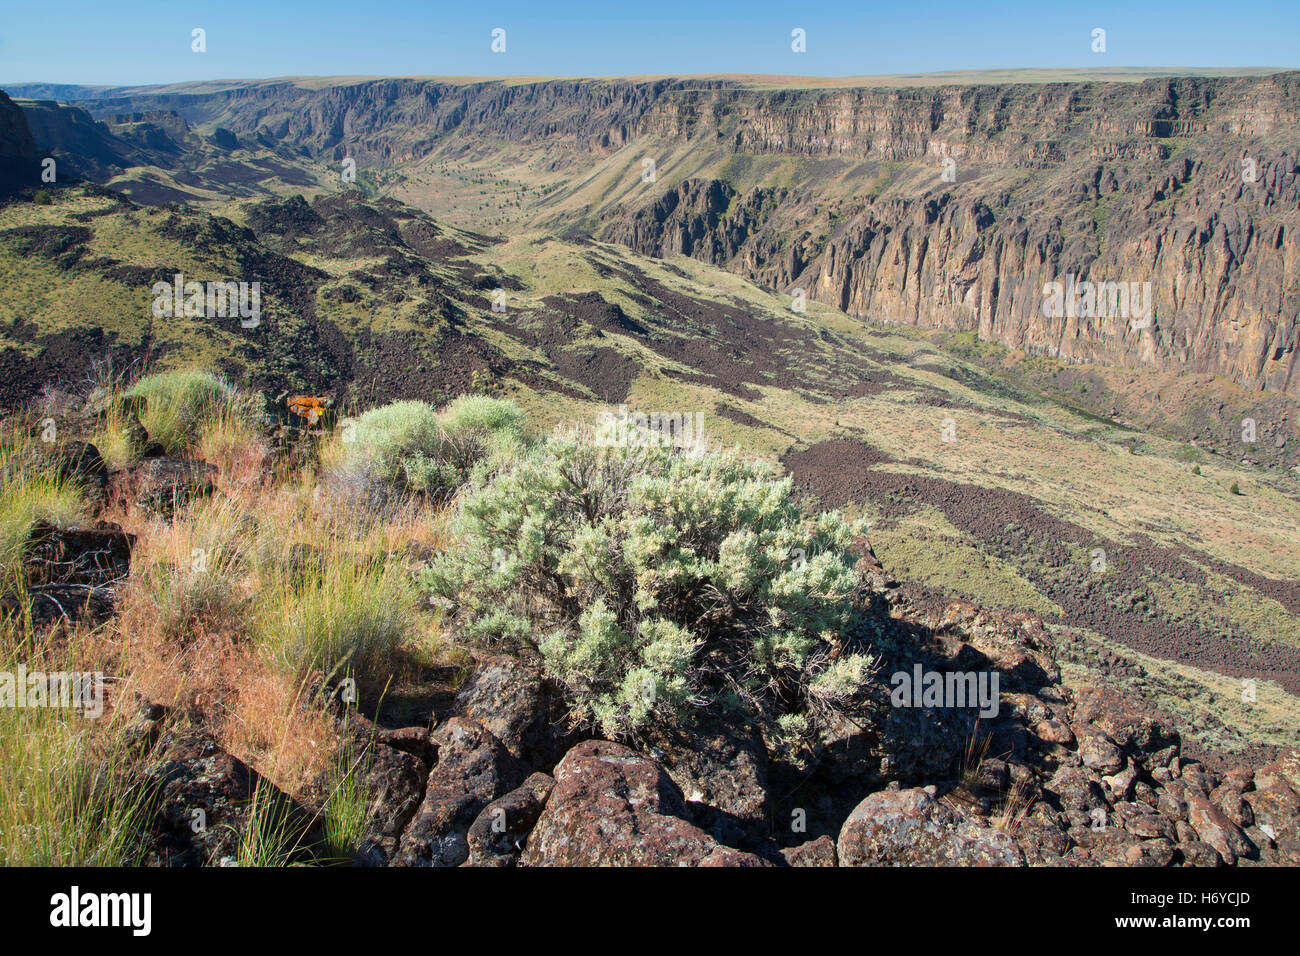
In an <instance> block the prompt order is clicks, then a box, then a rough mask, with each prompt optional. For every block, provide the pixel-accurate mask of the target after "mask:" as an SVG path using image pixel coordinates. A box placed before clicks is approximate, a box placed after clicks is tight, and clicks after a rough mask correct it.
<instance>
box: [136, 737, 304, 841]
mask: <svg viewBox="0 0 1300 956" xmlns="http://www.w3.org/2000/svg"><path fill="white" fill-rule="evenodd" d="M156 747H157V751H158V756H157V758H156V759H155V760H154V761H153V762H152V763H151V764H150V766H149V767H148V768H147V770H146V779H147V781H148V785H149V787H150V788H151V792H153V793H156V795H157V796H156V801H157V802H156V806H157V812H156V816H155V819H154V826H153V831H152V837H153V841H154V843H153V846H152V847H151V852H150V862H152V863H154V864H156V865H161V866H228V865H238V864H241V863H248V864H254V865H282V864H283V863H284V862H286V861H287V860H288V859H292V858H295V857H300V856H303V855H305V854H308V853H309V852H311V851H312V849H313V848H314V847H316V846H317V845H318V844H319V843H320V840H321V834H320V825H319V820H318V819H317V818H316V817H315V816H314V815H312V814H310V813H309V812H308V811H307V810H306V809H304V808H303V807H302V806H301V805H299V804H298V803H297V802H296V801H294V800H293V799H292V798H290V797H288V796H286V795H285V794H284V793H282V792H281V791H280V790H278V789H276V788H275V787H274V786H273V785H272V784H271V783H270V782H269V781H267V780H265V779H263V778H262V777H261V776H259V775H258V773H257V771H255V770H253V769H252V768H251V767H249V766H248V765H247V764H245V763H244V762H243V761H242V760H240V759H239V758H237V757H234V756H232V755H231V754H229V753H227V752H226V751H225V750H223V749H222V748H221V747H220V746H219V745H218V744H217V743H216V742H215V741H214V740H213V739H212V738H211V737H209V736H207V735H206V734H204V733H202V732H200V731H187V732H181V733H175V734H172V735H167V736H164V737H163V738H162V739H161V740H160V741H159V742H158V744H157V745H156ZM268 852H269V853H270V856H269V857H267V856H260V855H259V853H268Z"/></svg>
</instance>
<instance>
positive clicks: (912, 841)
mask: <svg viewBox="0 0 1300 956" xmlns="http://www.w3.org/2000/svg"><path fill="white" fill-rule="evenodd" d="M838 850H839V861H840V865H841V866H1023V865H1024V864H1025V855H1024V852H1023V851H1022V850H1021V848H1020V847H1019V846H1017V845H1016V843H1015V841H1013V840H1012V839H1011V837H1010V836H1008V835H1007V834H1006V833H1003V832H1002V831H1001V830H997V829H994V828H992V827H981V826H977V825H976V824H974V823H971V822H970V821H968V820H966V819H965V818H964V817H962V816H961V815H960V814H958V813H957V812H956V811H954V810H953V809H951V808H950V807H948V806H947V805H945V804H943V803H940V802H938V801H936V800H935V799H934V797H932V796H931V795H930V794H929V793H928V792H927V791H925V790H921V789H915V788H913V789H908V790H892V791H891V790H884V791H880V792H879V793H873V794H871V796H869V797H867V798H866V799H865V800H863V801H862V802H861V803H859V804H858V806H857V807H856V808H855V809H854V811H853V812H852V813H851V814H849V818H848V819H847V820H845V821H844V826H843V828H842V829H841V830H840V838H839V843H838Z"/></svg>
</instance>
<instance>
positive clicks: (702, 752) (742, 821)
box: [648, 710, 770, 850]
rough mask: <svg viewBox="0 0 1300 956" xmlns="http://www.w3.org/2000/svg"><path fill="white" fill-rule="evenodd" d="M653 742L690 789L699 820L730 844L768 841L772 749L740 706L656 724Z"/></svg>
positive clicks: (652, 747)
mask: <svg viewBox="0 0 1300 956" xmlns="http://www.w3.org/2000/svg"><path fill="white" fill-rule="evenodd" d="M648 746H649V750H650V753H651V754H652V755H653V756H654V757H655V759H657V760H658V761H659V762H660V763H661V764H662V765H663V767H664V769H665V770H667V771H668V775H669V776H670V777H672V779H673V782H674V783H675V784H677V786H678V787H679V788H680V789H681V791H682V792H683V793H684V794H685V795H686V801H687V803H688V805H689V809H690V811H691V814H692V820H693V821H694V822H695V823H697V824H698V825H699V826H701V827H703V828H704V829H705V830H708V831H709V833H711V834H712V835H713V837H714V838H715V839H716V840H718V842H720V843H726V844H728V845H730V846H741V847H744V848H746V849H749V850H758V849H759V848H760V846H762V844H764V843H765V841H766V839H767V834H768V830H769V827H770V824H769V821H768V804H767V791H768V781H767V749H766V747H765V746H764V744H763V736H762V734H760V733H759V731H758V728H757V726H756V723H755V721H753V720H751V719H748V718H747V717H746V715H745V714H744V713H742V712H741V711H739V710H734V711H729V712H725V713H702V714H700V715H699V717H698V719H697V720H695V721H694V722H693V723H692V724H690V725H688V726H683V727H678V728H673V729H659V730H657V731H656V732H654V733H653V734H652V735H651V736H650V738H649V740H648Z"/></svg>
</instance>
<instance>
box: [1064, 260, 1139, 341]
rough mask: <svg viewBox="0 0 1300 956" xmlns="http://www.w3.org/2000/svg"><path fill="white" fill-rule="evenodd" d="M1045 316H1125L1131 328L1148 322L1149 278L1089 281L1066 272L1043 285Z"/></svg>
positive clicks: (1069, 317) (1081, 317)
mask: <svg viewBox="0 0 1300 956" xmlns="http://www.w3.org/2000/svg"><path fill="white" fill-rule="evenodd" d="M1043 318H1045V319H1076V318H1077V319H1128V320H1131V321H1132V322H1133V327H1134V328H1148V327H1150V325H1151V319H1152V311H1151V283H1150V282H1092V281H1090V280H1088V279H1079V278H1078V277H1077V276H1076V275H1075V274H1074V273H1073V272H1071V273H1068V274H1067V275H1066V277H1065V281H1064V282H1048V283H1046V284H1045V285H1044V286H1043Z"/></svg>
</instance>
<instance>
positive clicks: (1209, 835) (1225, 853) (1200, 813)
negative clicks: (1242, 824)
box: [1186, 790, 1256, 866]
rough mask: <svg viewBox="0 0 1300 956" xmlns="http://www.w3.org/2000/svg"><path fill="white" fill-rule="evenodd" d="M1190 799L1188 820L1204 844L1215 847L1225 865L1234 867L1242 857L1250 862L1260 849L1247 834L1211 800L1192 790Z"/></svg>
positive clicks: (1188, 796) (1189, 794)
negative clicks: (1248, 838) (1257, 849)
mask: <svg viewBox="0 0 1300 956" xmlns="http://www.w3.org/2000/svg"><path fill="white" fill-rule="evenodd" d="M1186 800H1187V821H1188V822H1189V823H1190V824H1191V825H1192V829H1194V830H1195V831H1196V835H1197V836H1198V837H1200V839H1201V842H1203V843H1207V844H1209V845H1210V846H1212V847H1214V849H1215V851H1216V852H1217V853H1218V854H1219V856H1221V857H1223V862H1224V863H1226V864H1228V865H1229V866H1231V865H1233V864H1234V863H1236V862H1237V859H1238V858H1239V857H1245V858H1247V859H1249V858H1251V857H1254V856H1255V855H1256V849H1255V847H1254V846H1252V845H1251V842H1250V841H1249V840H1247V839H1246V835H1245V834H1244V833H1242V832H1241V830H1240V829H1239V828H1238V827H1237V825H1236V824H1235V823H1233V822H1232V821H1231V820H1229V819H1228V817H1227V816H1226V815H1225V814H1224V812H1223V811H1222V810H1220V809H1219V808H1218V807H1216V806H1215V805H1214V804H1212V803H1211V802H1210V800H1209V798H1208V797H1203V796H1201V795H1200V794H1199V793H1193V792H1191V791H1190V790H1189V791H1188V792H1187V794H1186Z"/></svg>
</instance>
